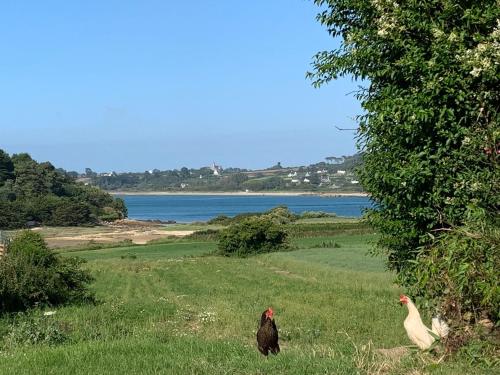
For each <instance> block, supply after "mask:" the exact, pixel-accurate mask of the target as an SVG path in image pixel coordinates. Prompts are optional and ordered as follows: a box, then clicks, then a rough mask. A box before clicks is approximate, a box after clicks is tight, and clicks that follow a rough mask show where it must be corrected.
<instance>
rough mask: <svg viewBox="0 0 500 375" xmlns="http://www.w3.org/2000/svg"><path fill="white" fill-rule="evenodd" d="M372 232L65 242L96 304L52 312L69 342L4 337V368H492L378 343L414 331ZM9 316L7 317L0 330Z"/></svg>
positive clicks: (393, 342)
mask: <svg viewBox="0 0 500 375" xmlns="http://www.w3.org/2000/svg"><path fill="white" fill-rule="evenodd" d="M375 239H376V235H374V234H349V233H348V234H338V235H336V236H316V237H307V238H297V239H294V240H293V244H294V245H295V247H296V248H297V250H295V251H290V252H282V253H273V254H265V255H260V256H256V257H250V258H245V259H235V258H223V257H215V256H211V255H207V254H210V253H211V252H212V251H213V250H214V249H215V246H216V244H215V243H214V242H203V241H194V240H187V239H185V240H176V241H172V242H169V243H164V244H152V245H146V246H129V247H118V248H109V249H100V250H88V251H76V252H71V253H66V254H65V255H79V256H81V257H83V258H85V259H87V260H88V263H87V267H88V268H89V269H90V270H91V271H92V273H93V275H94V276H95V277H96V281H95V283H94V285H93V288H94V289H95V291H96V292H97V296H98V298H99V303H98V304H97V305H96V306H88V305H87V306H69V307H63V308H58V309H57V313H56V314H55V315H53V316H49V317H43V319H46V320H49V319H50V320H51V321H54V322H55V323H56V324H55V325H56V326H57V327H59V329H60V330H61V331H62V332H63V333H64V334H65V335H66V337H67V339H66V341H64V342H63V343H61V344H57V345H52V346H51V345H45V344H41V345H35V346H6V347H4V349H0V350H1V351H0V361H1V365H0V374H9V375H10V374H75V375H77V374H415V375H417V374H427V373H429V374H481V373H484V374H491V373H493V372H492V369H491V368H490V369H486V368H481V367H480V366H477V365H469V364H468V363H467V362H466V361H465V360H464V359H460V360H455V361H452V362H447V363H443V364H440V365H435V364H433V363H432V361H433V359H432V357H431V356H429V355H426V354H423V355H421V354H416V353H413V354H410V355H409V356H407V357H404V358H403V359H401V361H400V362H398V361H396V360H390V359H388V358H386V357H384V356H379V355H377V354H376V352H375V349H379V348H394V347H401V346H405V345H408V344H409V341H408V339H407V337H406V334H405V332H404V329H403V325H402V322H403V320H404V317H405V314H406V311H405V309H404V308H402V307H400V306H399V304H398V303H397V301H398V294H399V292H400V290H399V289H398V288H397V287H395V286H394V285H393V283H392V279H393V275H392V274H391V273H389V272H386V271H385V270H384V265H383V261H382V260H381V259H379V258H376V257H371V256H368V255H367V251H368V250H369V246H370V243H371V242H373V241H374V240H375ZM330 243H331V244H332V247H324V246H327V245H328V244H330ZM325 244H326V245H325ZM269 306H272V307H273V308H274V310H275V318H276V321H277V325H278V328H279V330H280V340H281V347H282V353H280V354H279V355H278V356H276V357H271V358H269V359H265V358H264V357H262V356H261V355H260V354H259V353H258V351H257V349H256V344H255V333H256V329H257V323H258V319H259V317H260V314H261V313H262V311H263V310H264V309H265V308H267V307H269ZM31 316H32V317H36V316H38V317H41V316H42V312H41V311H33V312H32V313H31ZM9 324H10V320H9V318H7V317H4V318H3V319H0V334H2V335H3V334H5V333H6V332H8V331H9V329H10V328H9ZM37 329H38V328H37ZM0 348H1V346H0Z"/></svg>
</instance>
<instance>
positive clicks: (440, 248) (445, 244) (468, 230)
mask: <svg viewBox="0 0 500 375" xmlns="http://www.w3.org/2000/svg"><path fill="white" fill-rule="evenodd" d="M499 248H500V230H499V229H498V226H497V225H494V224H493V225H492V224H491V223H490V224H486V225H484V222H483V223H482V225H478V224H471V223H468V224H467V225H465V226H463V227H460V228H456V229H453V230H451V231H449V232H448V233H446V234H444V235H441V236H439V237H437V238H434V242H433V244H432V245H431V246H429V247H426V248H423V249H422V250H421V253H420V255H419V256H418V257H417V259H416V261H415V262H413V263H412V264H413V267H412V273H413V275H414V280H412V286H411V290H410V292H411V293H412V294H413V295H415V296H420V297H423V298H424V299H426V300H427V301H429V302H430V304H431V306H434V307H437V308H438V309H439V310H440V312H441V313H442V314H443V315H445V316H446V318H448V319H451V320H452V321H454V323H455V324H456V325H461V326H465V325H469V324H472V323H474V322H477V321H478V320H480V319H484V318H488V319H490V320H492V321H493V323H497V324H498V322H499V321H500V319H499V318H500V279H499V277H498V270H499V269H500V253H499Z"/></svg>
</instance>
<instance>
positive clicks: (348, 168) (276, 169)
mask: <svg viewBox="0 0 500 375" xmlns="http://www.w3.org/2000/svg"><path fill="white" fill-rule="evenodd" d="M325 159H326V160H327V161H328V162H319V163H316V164H311V165H308V166H298V167H283V166H282V165H281V163H279V162H278V163H277V164H276V165H273V166H272V167H269V168H267V169H262V170H248V169H242V168H226V169H224V170H222V168H220V169H218V172H217V174H214V170H213V169H212V168H210V167H202V168H187V167H182V168H181V169H173V170H164V171H161V170H158V169H153V170H151V171H145V172H125V173H116V172H111V173H96V172H94V171H92V170H91V169H89V168H87V169H86V173H85V175H84V177H85V178H87V179H89V181H90V182H91V183H92V184H93V185H95V186H98V187H100V188H101V189H104V190H110V191H112V190H115V191H120V190H124V191H127V190H129V191H134V190H135V191H182V190H185V191H242V190H249V191H287V190H289V191H297V190H300V191H303V190H306V191H332V190H333V188H336V189H338V190H337V191H362V188H361V186H359V185H357V186H355V185H353V184H351V183H350V180H353V179H354V180H355V168H356V167H358V166H360V162H361V155H360V154H356V155H352V156H342V157H339V158H336V157H328V158H325ZM338 170H343V171H345V172H346V173H347V175H345V176H344V175H343V176H336V177H334V176H333V175H334V174H335V172H337V171H338ZM290 172H296V173H297V176H298V177H301V178H302V180H301V183H300V184H297V183H292V182H291V178H289V177H288V174H289V173H290ZM318 172H321V173H318ZM326 176H329V177H331V179H332V181H331V183H329V184H327V183H324V182H323V183H322V177H323V178H325V177H326ZM304 178H307V180H308V182H307V183H305V184H304V183H303V179H304ZM333 179H334V180H335V181H334V182H335V186H333ZM323 181H324V179H323Z"/></svg>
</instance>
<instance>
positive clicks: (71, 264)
mask: <svg viewBox="0 0 500 375" xmlns="http://www.w3.org/2000/svg"><path fill="white" fill-rule="evenodd" d="M83 262H84V261H83V260H81V259H78V258H65V257H59V256H57V255H55V254H54V253H53V252H52V251H51V250H50V249H48V248H47V246H46V244H45V242H44V241H43V238H42V237H41V235H40V234H38V233H36V232H32V231H23V232H21V233H20V234H18V235H17V237H15V238H14V239H13V240H12V241H11V243H10V244H9V246H8V247H7V252H6V254H5V255H4V256H2V257H1V258H0V313H1V312H10V311H21V310H26V309H28V308H30V307H33V306H39V305H57V304H64V303H78V302H85V301H92V300H93V294H92V293H91V292H90V291H89V290H88V284H89V283H90V282H91V281H92V277H91V276H90V274H89V273H88V271H85V270H83V269H82V268H81V265H82V263H83Z"/></svg>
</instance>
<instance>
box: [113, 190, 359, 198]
mask: <svg viewBox="0 0 500 375" xmlns="http://www.w3.org/2000/svg"><path fill="white" fill-rule="evenodd" d="M108 193H109V194H112V195H239V196H301V195H316V196H323V197H367V196H368V194H367V193H364V192H348V193H347V192H344V193H342V192H339V193H337V192H311V191H283V192H279V191H276V192H275V191H266V192H246V191H227V192H220V191H218V192H200V191H108Z"/></svg>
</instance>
